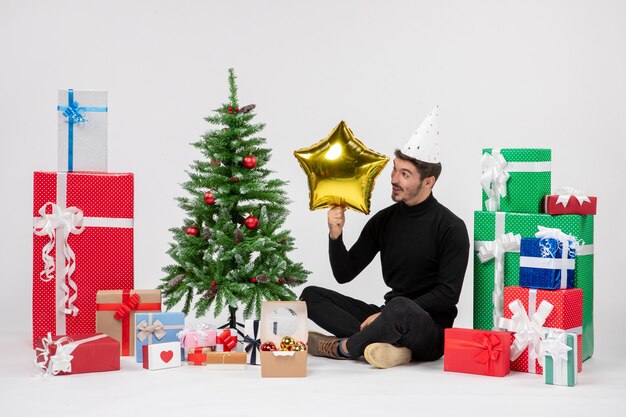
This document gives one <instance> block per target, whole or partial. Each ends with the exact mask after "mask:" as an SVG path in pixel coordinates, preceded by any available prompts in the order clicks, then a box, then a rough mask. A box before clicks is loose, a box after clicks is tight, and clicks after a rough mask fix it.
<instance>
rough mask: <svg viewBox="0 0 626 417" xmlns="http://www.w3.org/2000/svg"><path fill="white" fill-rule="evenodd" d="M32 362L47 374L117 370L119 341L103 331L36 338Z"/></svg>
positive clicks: (118, 364) (118, 365) (118, 367)
mask: <svg viewBox="0 0 626 417" xmlns="http://www.w3.org/2000/svg"><path fill="white" fill-rule="evenodd" d="M35 352H36V354H37V357H36V358H35V365H36V366H37V367H38V368H41V369H42V371H44V372H45V373H46V374H48V375H69V374H84V373H87V372H104V371H119V369H120V354H119V352H120V343H119V342H118V341H117V340H115V339H113V338H112V337H110V336H107V335H106V334H104V333H95V334H93V333H92V334H76V335H69V336H51V335H50V334H48V335H47V336H46V337H40V338H39V339H37V343H36V345H35Z"/></svg>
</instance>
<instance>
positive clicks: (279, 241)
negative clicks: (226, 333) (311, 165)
mask: <svg viewBox="0 0 626 417" xmlns="http://www.w3.org/2000/svg"><path fill="white" fill-rule="evenodd" d="M228 74H229V75H228V83H229V87H230V96H229V99H228V102H227V103H226V104H223V105H222V106H221V107H220V108H219V109H217V110H215V111H214V114H213V115H211V116H209V117H206V118H205V120H206V121H207V122H209V123H211V124H212V125H214V127H215V128H214V129H212V130H210V131H209V132H207V133H205V134H204V135H203V136H202V138H201V139H200V140H199V141H197V142H195V143H193V145H194V146H195V147H196V148H198V149H199V150H200V151H201V152H202V154H203V155H204V157H205V158H206V159H205V160H196V161H194V163H193V164H192V165H191V166H190V168H191V169H190V170H189V171H188V174H189V180H188V181H187V182H185V183H184V184H182V187H183V189H184V190H185V191H187V193H188V194H189V195H188V196H185V197H179V198H178V199H177V200H178V204H179V207H181V208H182V209H183V210H185V212H186V218H185V220H184V226H182V227H176V228H172V229H170V230H171V232H172V233H173V239H174V241H173V242H172V243H171V244H170V248H169V250H168V252H167V253H168V254H169V255H170V257H171V258H172V260H173V263H172V264H171V265H168V266H166V267H164V268H163V271H164V272H165V273H166V276H165V277H164V278H163V279H162V281H163V282H162V283H161V285H160V286H159V288H160V289H161V290H162V291H163V296H164V303H165V306H166V307H167V308H168V309H170V308H172V307H173V306H174V305H176V304H177V303H179V302H180V301H181V300H184V305H183V312H184V313H185V314H188V313H189V311H190V310H191V308H192V305H193V308H194V309H195V312H196V317H201V316H204V315H205V314H206V312H207V310H209V309H210V308H213V314H214V316H215V317H217V316H218V315H219V314H220V313H221V312H222V310H223V309H224V307H229V310H230V323H229V325H230V326H231V327H234V326H235V325H236V324H237V323H236V317H235V315H236V311H237V309H238V308H239V307H243V316H244V317H245V318H248V317H250V316H253V315H254V316H255V317H257V318H258V317H259V316H260V312H261V303H262V301H263V300H293V299H295V298H296V296H295V294H294V292H293V291H292V288H293V287H295V286H298V285H301V284H303V283H304V282H306V277H307V276H308V274H309V271H307V270H305V269H304V268H303V266H302V264H301V263H299V262H293V261H292V260H291V259H289V257H288V256H287V255H288V253H289V252H291V251H292V250H293V249H294V248H295V246H294V239H293V237H291V235H290V232H289V231H288V230H284V229H281V227H282V226H283V223H284V222H285V218H286V216H287V214H288V211H287V208H286V206H287V204H288V203H289V200H288V199H287V197H286V192H285V191H284V187H285V185H286V184H287V182H286V181H283V180H280V179H270V178H269V176H270V174H271V173H272V172H271V171H270V170H268V169H266V168H265V166H266V165H267V162H268V161H269V159H270V150H269V149H267V148H264V147H263V145H264V144H265V142H266V141H265V139H264V138H262V137H259V136H257V134H258V133H259V132H261V130H263V128H264V127H265V125H264V124H261V123H256V124H255V123H252V120H253V119H254V117H255V114H254V108H255V106H254V104H249V105H246V106H242V107H239V102H238V99H237V86H236V84H235V79H236V77H235V74H234V71H233V69H229V71H228ZM194 300H195V304H194Z"/></svg>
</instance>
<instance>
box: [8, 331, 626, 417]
mask: <svg viewBox="0 0 626 417" xmlns="http://www.w3.org/2000/svg"><path fill="white" fill-rule="evenodd" d="M0 346H1V349H2V351H1V355H0V358H1V359H0V399H1V400H0V407H1V409H2V415H3V416H14V415H17V413H19V414H20V415H25V416H28V417H30V416H37V415H41V416H46V417H48V416H68V417H69V416H75V415H86V416H90V417H91V416H107V417H111V416H116V415H119V416H120V417H125V416H133V415H136V416H139V415H142V416H164V415H176V416H181V415H184V416H186V417H190V416H220V417H238V416H255V417H260V416H276V417H292V416H313V415H315V416H325V417H326V416H340V415H350V414H354V415H358V416H374V415H385V416H386V415H397V416H404V415H407V416H409V415H410V416H419V415H427V414H428V415H466V416H471V415H479V416H481V417H487V416H500V417H503V416H506V417H510V416H518V415H519V416H533V415H547V414H549V415H554V416H556V415H558V416H596V415H598V416H603V417H605V416H623V415H625V414H624V413H625V411H624V410H625V409H626V398H625V396H626V382H625V379H626V365H625V363H624V360H623V356H621V355H619V354H617V353H616V354H615V357H594V358H591V359H590V360H588V361H586V362H585V364H584V370H583V373H582V374H580V380H579V384H578V385H577V386H576V387H573V388H567V387H557V386H547V385H544V384H543V381H542V378H541V377H540V376H537V375H530V374H524V373H518V372H512V373H511V374H510V375H509V376H507V377H505V378H490V377H481V376H473V375H465V374H455V373H447V372H443V360H440V361H437V362H434V363H413V364H410V365H406V366H401V367H397V368H392V369H386V370H377V369H373V368H372V367H371V366H369V365H368V364H367V363H366V362H355V361H334V360H329V359H320V358H314V357H310V356H309V363H308V371H309V375H308V377H306V378H294V379H265V378H261V376H260V369H259V368H258V367H255V366H249V367H248V369H247V370H245V371H213V370H208V369H205V368H202V367H188V366H183V367H182V368H178V369H169V370H163V371H146V370H144V369H142V368H141V366H140V365H139V364H137V363H136V362H134V360H133V359H131V358H123V360H122V370H121V371H119V372H107V373H98V374H82V375H72V376H63V377H55V378H48V379H42V378H41V377H39V376H34V369H33V367H32V359H33V357H34V354H33V351H32V350H31V349H30V345H29V338H28V335H26V334H24V335H15V334H13V335H11V334H9V335H6V334H5V335H3V336H0ZM7 411H9V413H8V414H6V412H7Z"/></svg>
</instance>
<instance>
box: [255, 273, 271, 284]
mask: <svg viewBox="0 0 626 417" xmlns="http://www.w3.org/2000/svg"><path fill="white" fill-rule="evenodd" d="M256 282H258V283H259V284H267V283H268V282H270V277H268V276H267V275H265V274H261V275H258V276H257V277H256Z"/></svg>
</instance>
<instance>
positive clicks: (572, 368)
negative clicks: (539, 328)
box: [541, 332, 584, 387]
mask: <svg viewBox="0 0 626 417" xmlns="http://www.w3.org/2000/svg"><path fill="white" fill-rule="evenodd" d="M583 340H584V338H583ZM541 343H542V347H543V351H544V353H545V356H544V365H543V380H544V382H545V383H546V384H548V385H563V386H567V387H573V386H574V385H576V384H577V383H578V369H577V366H576V363H577V362H576V358H577V356H578V336H577V335H575V334H574V333H562V332H548V333H546V334H545V335H544V340H543V341H542V342H541Z"/></svg>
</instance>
